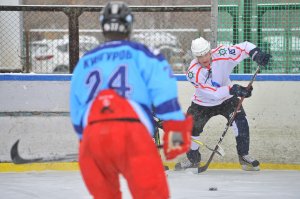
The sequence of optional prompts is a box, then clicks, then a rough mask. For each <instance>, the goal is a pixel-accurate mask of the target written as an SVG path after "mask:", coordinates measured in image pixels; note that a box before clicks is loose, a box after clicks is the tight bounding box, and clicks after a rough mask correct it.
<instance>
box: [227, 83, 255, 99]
mask: <svg viewBox="0 0 300 199" xmlns="http://www.w3.org/2000/svg"><path fill="white" fill-rule="evenodd" d="M252 90H253V87H252V86H251V87H250V89H247V88H246V87H244V86H241V85H238V84H234V85H233V86H232V87H231V88H230V90H229V94H230V95H234V96H236V97H245V98H248V97H250V96H251V94H252Z"/></svg>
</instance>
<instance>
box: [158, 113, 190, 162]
mask: <svg viewBox="0 0 300 199" xmlns="http://www.w3.org/2000/svg"><path fill="white" fill-rule="evenodd" d="M192 127H193V118H192V116H189V115H188V116H187V117H186V118H185V120H183V121H177V120H168V121H165V122H163V129H164V132H165V133H164V137H163V141H164V148H163V149H164V154H165V156H166V159H167V160H170V159H173V158H176V157H177V156H178V155H180V154H182V153H185V152H187V151H188V150H189V149H190V145H191V132H192Z"/></svg>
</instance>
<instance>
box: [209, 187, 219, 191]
mask: <svg viewBox="0 0 300 199" xmlns="http://www.w3.org/2000/svg"><path fill="white" fill-rule="evenodd" d="M208 190H209V191H218V188H217V187H209V189H208Z"/></svg>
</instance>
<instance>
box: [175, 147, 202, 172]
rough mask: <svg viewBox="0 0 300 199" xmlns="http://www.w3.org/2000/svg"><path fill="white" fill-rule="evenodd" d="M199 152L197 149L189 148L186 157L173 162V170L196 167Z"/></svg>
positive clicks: (199, 156) (198, 161) (199, 158)
mask: <svg viewBox="0 0 300 199" xmlns="http://www.w3.org/2000/svg"><path fill="white" fill-rule="evenodd" d="M200 160H201V154H200V152H199V149H197V150H190V151H189V152H187V153H186V157H185V158H184V159H182V160H181V161H180V162H178V163H176V164H175V168H174V170H175V171H181V170H185V169H189V168H198V166H199V165H200Z"/></svg>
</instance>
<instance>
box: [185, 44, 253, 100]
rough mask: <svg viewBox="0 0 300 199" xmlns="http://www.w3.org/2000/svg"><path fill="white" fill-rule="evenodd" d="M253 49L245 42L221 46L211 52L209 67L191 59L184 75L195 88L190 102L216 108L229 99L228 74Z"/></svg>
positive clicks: (229, 84) (229, 85)
mask: <svg viewBox="0 0 300 199" xmlns="http://www.w3.org/2000/svg"><path fill="white" fill-rule="evenodd" d="M255 47H256V46H255V45H254V44H252V43H250V42H247V41H245V42H243V43H239V44H236V45H233V46H223V45H221V46H219V47H217V48H215V49H212V50H211V57H212V60H211V64H210V66H209V67H203V66H201V64H200V63H199V62H198V60H197V59H196V58H195V59H193V60H192V61H191V64H190V66H189V68H188V71H187V73H186V76H187V80H188V81H189V82H191V83H192V84H193V85H194V87H195V93H194V95H193V97H192V101H193V102H194V103H196V104H199V105H202V106H216V105H219V104H221V103H223V102H224V101H225V100H227V99H229V98H231V97H232V95H230V94H229V89H230V88H231V80H230V74H231V73H232V70H233V69H234V67H235V66H237V65H238V63H240V62H241V61H243V60H244V59H246V58H248V57H249V52H250V51H251V50H252V49H253V48H255Z"/></svg>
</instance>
